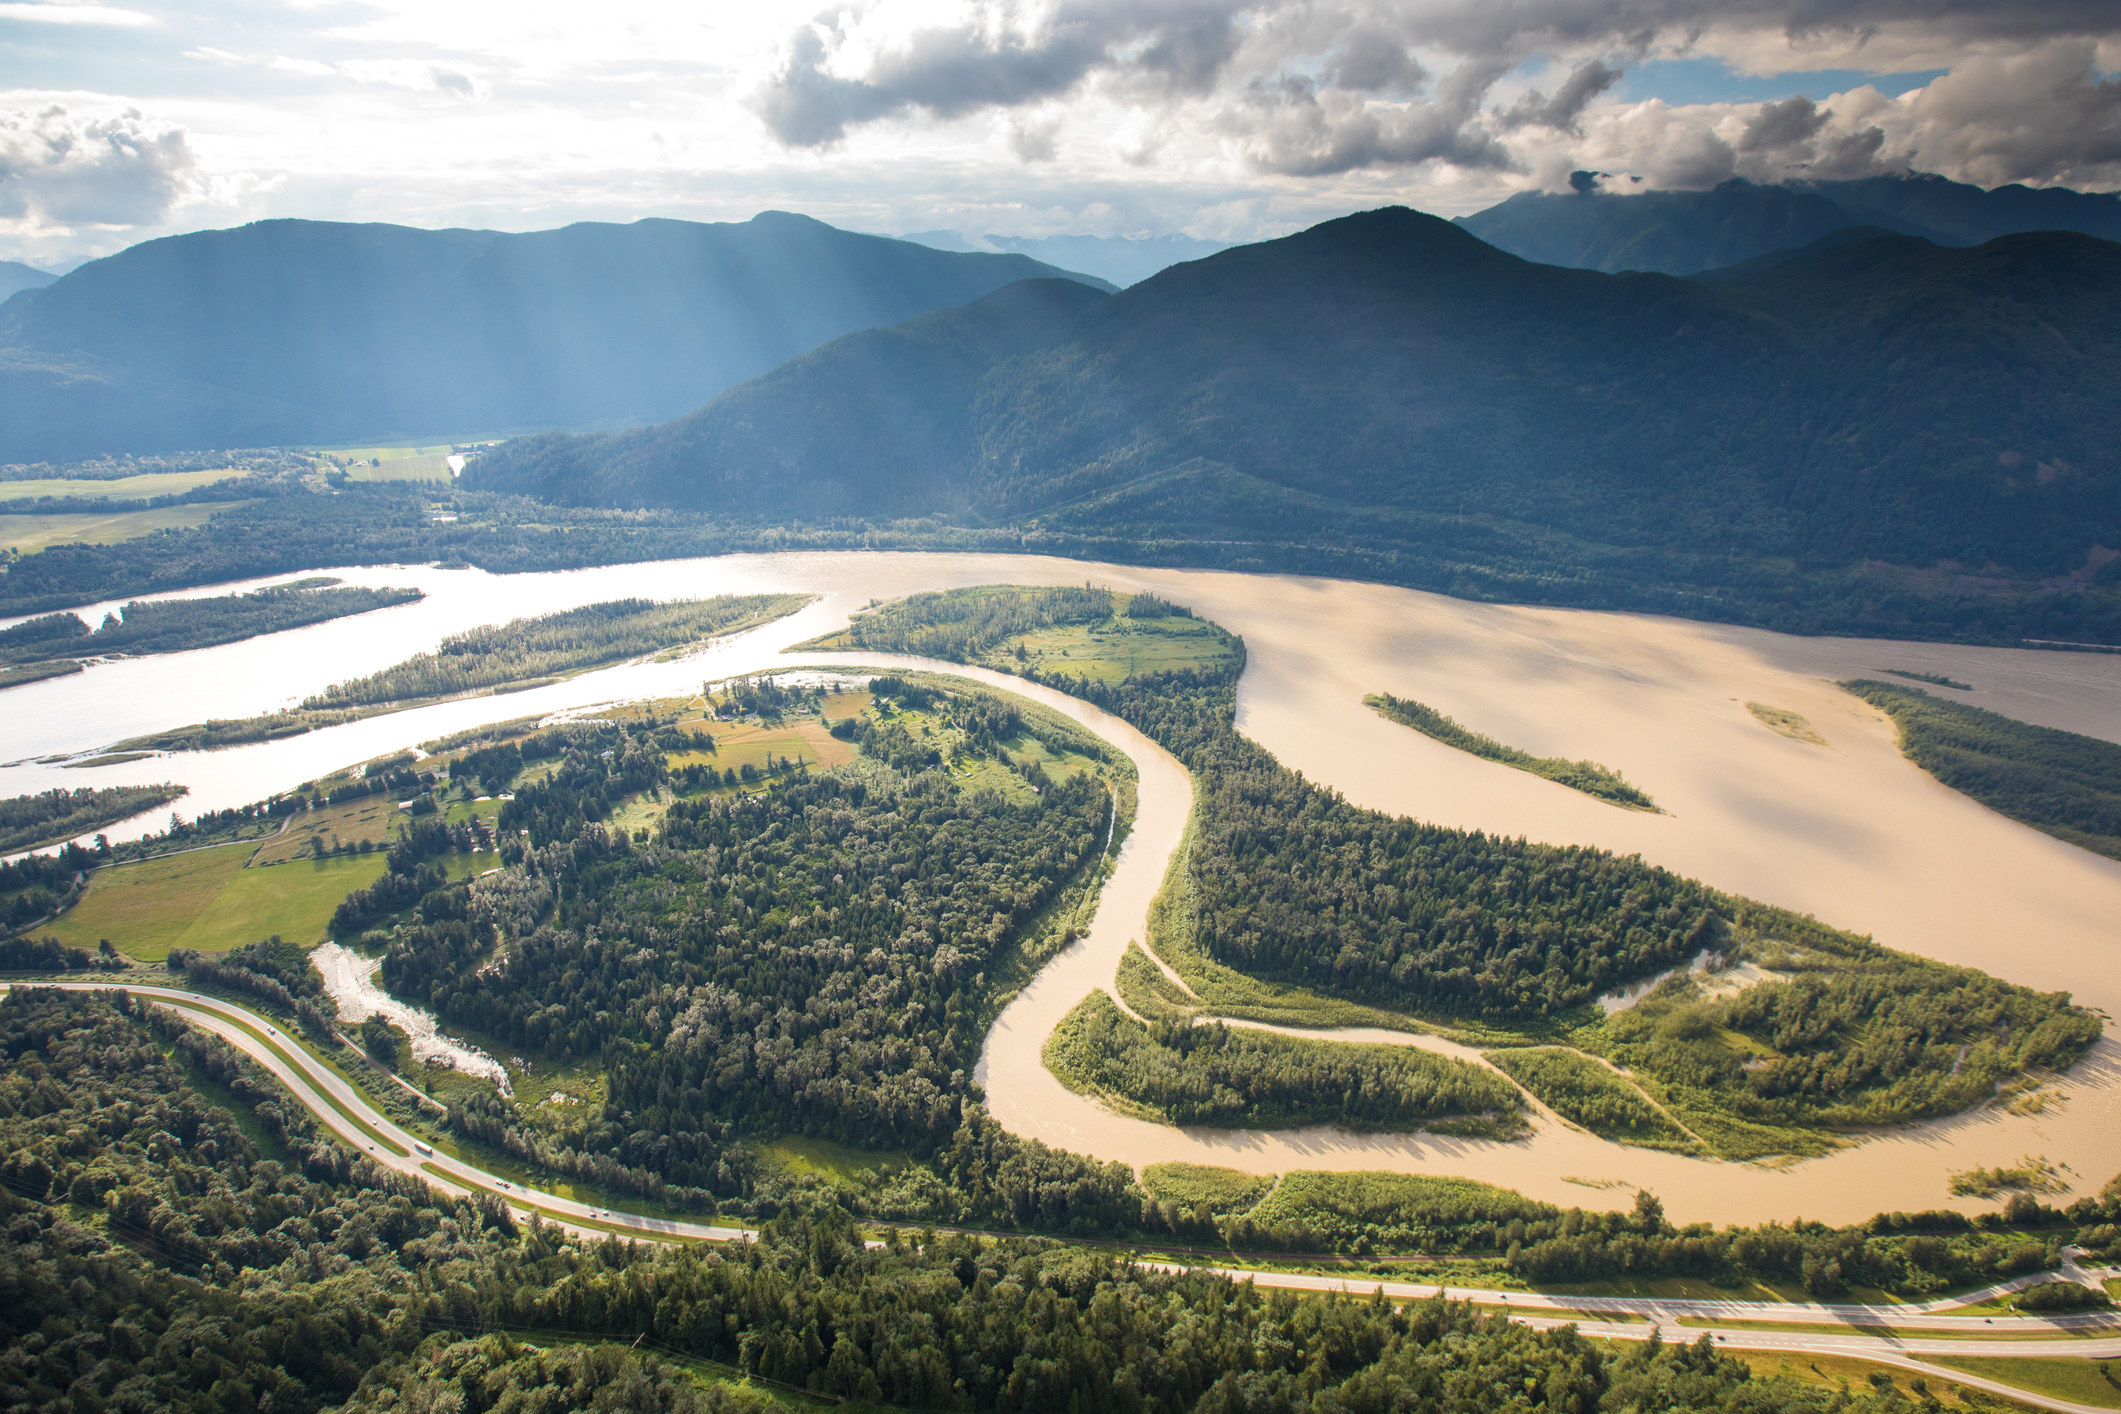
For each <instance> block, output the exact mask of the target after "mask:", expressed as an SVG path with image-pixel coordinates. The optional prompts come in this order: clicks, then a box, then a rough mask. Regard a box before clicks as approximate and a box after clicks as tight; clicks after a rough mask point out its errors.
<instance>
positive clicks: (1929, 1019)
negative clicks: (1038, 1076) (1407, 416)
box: [850, 586, 2100, 1158]
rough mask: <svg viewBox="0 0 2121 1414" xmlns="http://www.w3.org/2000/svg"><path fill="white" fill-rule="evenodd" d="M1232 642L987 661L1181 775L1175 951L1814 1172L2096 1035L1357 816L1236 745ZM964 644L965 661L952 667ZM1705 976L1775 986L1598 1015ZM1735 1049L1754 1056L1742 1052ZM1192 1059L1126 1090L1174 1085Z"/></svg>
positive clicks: (984, 610)
mask: <svg viewBox="0 0 2121 1414" xmlns="http://www.w3.org/2000/svg"><path fill="white" fill-rule="evenodd" d="M1052 594H1053V591H1050V590H1026V589H1016V590H1012V589H1008V588H1004V587H993V586H989V587H985V588H979V589H968V590H956V591H950V592H949V593H946V594H942V595H934V596H921V597H919V598H917V599H908V600H906V601H904V602H903V603H902V604H901V605H899V606H897V607H896V608H892V609H890V610H889V611H888V612H887V611H885V610H879V611H875V612H872V613H870V614H866V615H863V616H861V617H859V618H857V619H856V620H855V621H854V626H853V627H852V628H851V629H850V632H857V633H859V634H861V635H862V639H861V641H862V642H863V643H864V645H865V646H868V647H873V648H880V649H889V648H894V647H895V646H897V645H899V644H902V643H911V642H914V641H916V640H918V641H921V642H924V643H927V644H928V645H929V651H942V649H943V648H945V647H947V646H948V644H949V643H950V642H952V641H953V640H952V639H951V638H949V637H948V636H947V634H945V633H944V630H945V629H947V628H948V626H949V625H952V624H954V623H956V622H958V621H960V620H964V619H966V618H967V617H968V616H970V617H971V618H972V619H974V620H975V621H977V622H979V623H988V622H997V623H999V622H1007V621H1010V620H1011V619H1012V618H1013V617H1020V618H1022V619H1023V620H1024V621H1027V622H1033V621H1036V620H1037V619H1038V618H1039V617H1040V615H1041V614H1042V613H1047V612H1050V611H1049V610H1046V609H1044V608H1042V606H1045V605H1048V604H1050V603H1051V602H1052V601H1051V596H1052ZM1011 595H1015V596H1019V597H1020V598H1021V600H1022V605H1021V607H1020V608H1019V609H1017V610H1013V611H1012V610H1010V609H1008V608H1007V604H1006V601H1007V600H1008V598H1009V597H1010V596H1011ZM887 607H888V606H887ZM1076 612H1080V610H1077V611H1076ZM1209 627H1211V628H1212V627H1213V626H1212V625H1210V626H1209ZM1215 631H1216V632H1217V633H1220V632H1221V630H1215ZM1224 638H1225V639H1226V640H1227V641H1228V642H1229V643H1230V644H1231V646H1232V647H1233V649H1235V650H1237V651H1234V652H1232V653H1231V654H1230V655H1229V656H1228V657H1226V658H1218V659H1215V660H1212V665H1211V666H1207V667H1202V668H1193V669H1187V670H1183V671H1178V672H1151V673H1144V674H1139V675H1134V676H1129V677H1126V678H1123V679H1120V680H1117V681H1111V680H1106V679H1104V678H1102V677H1099V676H1097V675H1095V673H1094V671H1093V670H1092V668H1091V666H1090V665H1088V664H1084V665H1082V667H1081V668H1080V670H1079V671H1080V673H1081V675H1078V673H1077V671H1076V670H1071V668H1070V667H1069V666H1068V663H1067V661H1066V660H1058V661H1056V660H1053V659H1047V660H1045V661H1044V662H1043V663H1042V665H1040V666H1037V667H1033V666H1030V665H1028V664H1017V662H1016V659H1015V658H1014V656H1013V654H1012V653H1011V652H1010V650H1009V647H1008V645H1007V643H1006V642H1003V643H996V644H991V645H987V646H986V647H985V649H984V656H985V660H986V661H989V662H992V663H996V664H999V665H1003V666H1009V665H1012V664H1016V666H1017V667H1018V670H1019V671H1023V672H1025V673H1026V674H1027V675H1029V676H1032V677H1035V678H1038V679H1040V680H1042V681H1045V682H1047V683H1049V684H1051V685H1053V686H1056V687H1059V688H1061V689H1062V690H1065V691H1070V692H1074V693H1077V694H1079V695H1081V696H1083V697H1085V698H1087V699H1088V700H1090V701H1093V702H1096V703H1098V704H1099V705H1101V706H1104V707H1106V708H1107V709H1108V710H1110V711H1113V712H1115V713H1116V714H1118V715H1119V716H1121V717H1124V718H1125V719H1127V720H1128V721H1130V722H1132V723H1133V724H1134V725H1135V726H1137V727H1139V728H1141V730H1142V731H1144V732H1145V733H1147V734H1148V735H1149V736H1150V737H1151V738H1152V739H1154V740H1155V741H1156V742H1157V743H1158V744H1159V745H1161V746H1163V747H1164V748H1165V749H1167V750H1169V751H1170V752H1171V753H1172V754H1173V755H1175V756H1176V757H1178V759H1179V760H1180V761H1181V762H1183V763H1184V764H1185V765H1186V767H1187V768H1188V769H1189V770H1190V771H1191V772H1192V774H1193V780H1194V792H1195V795H1194V801H1195V806H1194V816H1193V822H1192V830H1191V834H1190V838H1189V841H1188V844H1187V846H1186V847H1185V851H1184V860H1185V863H1184V866H1183V867H1184V869H1185V871H1186V875H1185V878H1184V879H1183V881H1181V882H1182V884H1183V889H1182V894H1183V897H1184V900H1185V908H1184V917H1183V918H1181V919H1171V920H1169V921H1167V922H1166V924H1165V926H1166V927H1167V928H1174V927H1175V928H1176V929H1177V930H1178V931H1179V932H1181V933H1182V934H1183V937H1181V938H1179V939H1177V940H1175V947H1174V951H1183V952H1193V951H1197V952H1199V953H1201V954H1204V955H1205V956H1206V957H1208V958H1210V959H1212V960H1213V961H1215V962H1216V963H1219V964H1222V965H1225V966H1227V967H1230V968H1232V969H1235V971H1236V972H1237V973H1239V974H1242V975H1244V976H1249V977H1256V978H1262V979H1267V980H1269V981H1273V982H1276V983H1281V984H1287V985H1291V986H1294V987H1298V988H1303V989H1310V990H1313V991H1315V992H1318V993H1323V994H1325V995H1327V996H1330V997H1335V998H1342V999H1345V1000H1347V1001H1349V1002H1355V1003H1361V1004H1364V1005H1366V1006H1369V1007H1372V1008H1377V1009H1380V1010H1382V1011H1383V1012H1386V1013H1400V1014H1406V1015H1411V1016H1413V1017H1416V1018H1421V1019H1423V1020H1425V1021H1427V1022H1429V1023H1430V1024H1435V1025H1443V1026H1446V1027H1462V1028H1471V1029H1472V1030H1473V1031H1474V1032H1475V1033H1476V1034H1477V1033H1479V1032H1483V1031H1484V1032H1486V1033H1488V1034H1490V1035H1492V1034H1494V1033H1496V1032H1501V1033H1503V1034H1516V1035H1521V1036H1531V1037H1535V1038H1542V1039H1554V1038H1559V1037H1561V1036H1564V1035H1566V1036H1569V1037H1571V1038H1572V1040H1573V1042H1574V1043H1575V1044H1578V1045H1580V1046H1581V1047H1583V1048H1585V1049H1586V1050H1589V1051H1592V1052H1595V1053H1598V1054H1601V1055H1608V1056H1610V1057H1612V1058H1613V1059H1615V1060H1618V1061H1621V1062H1622V1063H1623V1064H1625V1065H1627V1066H1629V1067H1631V1068H1632V1069H1634V1070H1636V1071H1637V1072H1639V1074H1640V1075H1641V1076H1642V1077H1643V1078H1644V1079H1645V1080H1646V1081H1647V1082H1648V1083H1650V1084H1652V1085H1653V1086H1654V1087H1655V1089H1656V1091H1657V1094H1658V1097H1660V1098H1662V1099H1663V1100H1664V1101H1665V1102H1666V1103H1667V1104H1668V1105H1670V1106H1672V1107H1674V1108H1676V1109H1678V1110H1679V1111H1680V1112H1681V1113H1682V1114H1683V1115H1684V1116H1685V1120H1686V1123H1687V1124H1688V1125H1689V1126H1690V1127H1691V1128H1692V1129H1693V1130H1694V1131H1695V1132H1696V1134H1698V1135H1699V1137H1700V1138H1701V1140H1702V1141H1703V1142H1705V1143H1707V1144H1708V1145H1709V1147H1711V1148H1712V1149H1714V1150H1716V1151H1717V1152H1721V1153H1723V1154H1726V1155H1727V1156H1730V1157H1747V1158H1751V1157H1760V1156H1763V1155H1766V1154H1773V1153H1791V1152H1795V1153H1817V1152H1822V1151H1823V1150H1824V1149H1825V1148H1828V1147H1831V1146H1832V1145H1833V1144H1834V1143H1835V1142H1837V1141H1835V1140H1834V1139H1833V1138H1831V1137H1830V1135H1831V1132H1832V1131H1833V1130H1836V1129H1840V1130H1856V1129H1859V1128H1860V1127H1862V1126H1867V1125H1872V1124H1879V1123H1905V1122H1908V1121H1911V1120H1916V1119H1923V1118H1929V1117H1933V1116H1937V1115H1941V1114H1948V1113H1955V1112H1958V1111H1961V1110H1964V1109H1966V1108H1968V1107H1969V1106H1971V1105H1974V1104H1978V1103H1980V1102H1981V1101H1982V1100H1983V1099H1984V1098H1985V1097H1986V1096H1988V1095H1989V1094H1990V1093H1992V1091H1993V1087H1994V1086H1995V1085H1996V1084H1997V1083H1999V1082H2000V1081H2002V1080H2003V1079H2004V1078H2006V1077H2009V1076H2016V1075H2022V1074H2023V1073H2025V1072H2026V1071H2027V1070H2028V1069H2029V1068H2056V1069H2066V1068H2067V1067H2068V1066H2069V1065H2070V1064H2072V1063H2073V1062H2074V1061H2075V1060H2076V1058H2077V1057H2078V1056H2080V1055H2081V1054H2082V1053H2083V1051H2084V1049H2085V1047H2087V1046H2089V1045H2090V1044H2091V1043H2092V1042H2093V1041H2094V1040H2096V1039H2097V1037H2098V1035H2099V1034H2100V1025H2099V1021H2098V1019H2097V1018H2096V1017H2095V1016H2093V1015H2091V1014H2090V1013H2088V1012H2086V1011H2084V1010H2082V1009H2081V1008H2077V1007H2073V1006H2071V1005H2070V1004H2069V999H2068V998H2067V996H2065V995H2043V994H2040V993H2036V992H2033V991H2031V990H2029V989H2026V988H2022V987H2016V986H2012V985H2010V984H2008V983H2004V982H2000V981H1998V980H1996V979H1995V978H1992V977H1989V976H1986V975H1985V974H1982V973H1979V972H1974V971H1971V970H1969V969H1963V968H1954V967H1947V966H1944V965H1941V964H1938V963H1933V962H1929V961H1927V960H1924V959H1921V958H1917V957H1912V956H1909V955H1907V954H1902V953H1895V952H1891V951H1889V950H1887V949H1884V948H1880V947H1878V946H1876V945H1875V944H1873V943H1871V942H1870V941H1869V940H1867V939H1862V938H1856V937H1852V936H1850V935H1848V934H1845V933H1839V932H1837V931H1835V930H1833V929H1832V928H1829V927H1825V926H1822V925H1821V924H1819V923H1817V922H1815V921H1813V920H1811V919H1808V918H1802V917H1798V916H1795V915H1792V914H1788V913H1786V912H1783V911H1781V910H1778V909H1772V908H1766V907H1763V906H1762V905H1759V904H1756V903H1753V902H1751V901H1749V900H1745V899H1741V898H1734V897H1731V896H1729V895H1725V894H1722V893H1719V892H1718V891H1716V890H1714V889H1710V888H1708V887H1706V886H1705V885H1702V884H1700V883H1698V882H1696V881H1694V880H1691V879H1687V878H1683V877H1681V876H1679V875H1676V874H1672V873H1670V872H1669V871H1667V870H1663V869H1659V868H1655V867H1652V866H1650V865H1647V864H1645V863H1644V862H1643V861H1642V860H1641V859H1640V858H1639V857H1637V856H1626V857H1623V856H1618V855H1614V854H1612V853H1610V852H1608V851H1605V850H1600V849H1594V848H1589V847H1583V846H1556V845H1546V844H1537V843H1532V842H1529V841H1526V840H1522V839H1506V838H1499V837H1494V836H1489V835H1486V834H1484V833H1481V832H1478V831H1465V830H1455V829H1449V828H1445V827H1442V826H1436V825H1429V824H1423V823H1421V822H1418V821H1415V820H1411V819H1406V818H1403V817H1398V816H1393V815H1388V814H1384V813H1381V812H1378V811H1371V810H1362V809H1358V808H1356V807H1355V806H1352V805H1350V804H1348V803H1347V802H1346V801H1345V800H1343V799H1341V798H1340V796H1339V795H1338V794H1336V793H1335V792H1333V791H1330V790H1327V789H1324V788H1322V787H1320V786H1318V785H1316V784H1315V783H1313V782H1310V781H1307V780H1305V779H1304V778H1303V777H1302V776H1301V775H1299V774H1298V773H1296V772H1294V771H1291V770H1289V769H1288V768H1287V767H1286V766H1283V765H1282V764H1281V763H1280V762H1279V761H1277V760H1276V759H1275V758H1274V756H1273V755H1272V753H1270V752H1268V751H1266V750H1265V749H1264V748H1263V747H1261V746H1259V745H1258V744H1257V743H1255V742H1253V741H1251V740H1249V739H1248V738H1246V737H1244V736H1241V735H1240V734H1239V733H1238V732H1237V731H1236V730H1235V729H1234V727H1233V722H1234V720H1235V716H1236V685H1237V678H1238V675H1239V672H1240V671H1241V668H1242V652H1241V645H1239V644H1238V643H1237V642H1236V640H1234V639H1230V638H1229V637H1228V635H1224ZM978 642H979V641H978V640H976V639H971V638H967V639H965V640H964V644H965V646H966V648H967V649H968V650H969V649H971V648H973V647H976V646H978ZM1169 887H1170V886H1169V885H1167V888H1169ZM1157 945H1158V946H1160V947H1162V946H1165V943H1163V942H1158V944H1157ZM1709 955H1714V956H1721V957H1737V956H1745V957H1757V958H1759V959H1762V960H1764V961H1766V962H1767V963H1769V964H1770V965H1771V966H1772V967H1773V968H1775V969H1778V971H1777V977H1778V979H1779V980H1771V981H1768V982H1766V983H1764V984H1762V985H1757V986H1753V987H1750V988H1747V989H1746V990H1744V991H1741V992H1739V993H1738V994H1737V995H1736V996H1733V997H1727V998H1724V999H1722V1000H1718V1001H1713V1002H1712V1001H1707V1000H1704V999H1702V998H1700V997H1698V996H1697V995H1696V993H1695V992H1694V991H1693V990H1691V988H1692V987H1693V984H1692V982H1691V981H1690V980H1689V979H1688V978H1687V977H1685V976H1683V975H1682V976H1678V977H1675V978H1674V979H1673V980H1672V982H1671V983H1670V984H1669V986H1668V987H1667V988H1666V989H1663V990H1661V991H1659V992H1658V993H1656V994H1655V996H1654V997H1653V999H1652V1001H1650V1002H1647V1003H1644V1004H1640V1005H1638V1006H1637V1007H1635V1008H1632V1009H1630V1010H1627V1011H1622V1012H1619V1013H1617V1014H1616V1015H1614V1016H1613V1017H1611V1018H1607V1019H1604V1020H1599V1019H1598V1012H1597V1011H1596V1009H1594V1008H1592V1007H1591V1006H1590V1005H1589V1004H1590V1003H1591V1002H1592V1001H1594V1000H1595V999H1596V998H1598V997H1600V996H1601V995H1605V994H1608V993H1613V992H1616V991H1617V990H1619V989H1620V988H1622V987H1624V986H1626V985H1627V984H1629V983H1632V982H1635V981H1637V980H1639V979H1643V978H1647V977H1652V976H1655V975H1657V974H1660V973H1664V972H1667V971H1670V972H1675V973H1681V974H1683V973H1685V971H1686V969H1687V968H1688V967H1689V966H1690V965H1691V964H1692V963H1693V962H1694V961H1695V960H1696V959H1697V958H1703V957H1705V956H1709ZM1726 1032H1735V1033H1738V1034H1741V1035H1743V1036H1746V1037H1750V1038H1753V1039H1752V1040H1751V1041H1749V1042H1747V1043H1745V1044H1744V1045H1740V1046H1737V1047H1733V1046H1732V1045H1730V1044H1728V1043H1727V1041H1726V1039H1725V1036H1726ZM1118 1035H1119V1033H1117V1032H1115V1038H1116V1037H1117V1036H1118ZM1128 1039H1129V1042H1130V1044H1134V1045H1141V1044H1147V1043H1153V1042H1154V1040H1155V1038H1154V1036H1146V1037H1139V1038H1134V1037H1130V1038H1128ZM1188 1059H1189V1058H1187V1057H1185V1056H1183V1055H1178V1054H1174V1055H1173V1056H1172V1057H1171V1058H1170V1059H1169V1060H1167V1061H1164V1062H1160V1063H1159V1064H1158V1065H1157V1066H1156V1067H1154V1068H1153V1069H1149V1070H1143V1071H1141V1072H1140V1074H1141V1075H1142V1076H1143V1077H1146V1076H1151V1075H1157V1074H1164V1073H1169V1074H1173V1075H1177V1074H1183V1073H1184V1072H1185V1069H1186V1066H1187V1064H1188ZM1205 1059H1206V1058H1205V1057H1204V1058H1203V1061H1202V1062H1194V1063H1193V1064H1194V1065H1195V1066H1198V1065H1200V1064H1204V1063H1205ZM1141 1083H1143V1082H1142V1081H1141V1080H1137V1082H1136V1084H1137V1088H1138V1087H1139V1085H1140V1084H1141ZM1107 1088H1111V1089H1113V1090H1115V1092H1118V1093H1122V1094H1127V1091H1126V1089H1125V1087H1123V1086H1120V1085H1108V1086H1107ZM1145 1093H1146V1092H1144V1094H1128V1098H1130V1099H1133V1100H1135V1101H1137V1102H1141V1101H1143V1100H1144V1098H1145ZM1172 1093H1173V1094H1174V1095H1175V1094H1179V1093H1182V1092H1179V1091H1176V1090H1174V1091H1173V1092H1172ZM1260 1097H1261V1098H1262V1099H1265V1098H1267V1095H1266V1092H1264V1091H1261V1092H1260ZM1188 1103H1190V1102H1188ZM1275 1103H1285V1102H1283V1101H1279V1100H1277V1101H1275ZM1625 1128H1626V1131H1629V1132H1645V1130H1644V1127H1643V1126H1642V1125H1640V1124H1630V1125H1628V1126H1626V1127H1625ZM1655 1130H1656V1126H1654V1125H1651V1126H1648V1132H1649V1137H1653V1138H1654V1139H1657V1140H1659V1141H1662V1140H1668V1139H1669V1138H1670V1135H1669V1134H1659V1133H1655ZM1622 1137H1624V1135H1623V1136H1622Z"/></svg>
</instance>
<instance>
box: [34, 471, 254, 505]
mask: <svg viewBox="0 0 2121 1414" xmlns="http://www.w3.org/2000/svg"><path fill="white" fill-rule="evenodd" d="M241 475H243V473H242V472H240V471H237V470H235V469H233V468H230V467H223V468H221V469H220V470H218V471H155V472H149V473H147V474H146V475H144V476H121V477H119V478H118V479H117V480H115V481H92V480H90V479H88V478H87V477H80V476H47V477H40V478H38V479H37V480H35V481H0V501H34V500H36V499H37V498H38V497H40V496H84V497H91V498H95V497H109V498H110V499H111V500H114V501H134V500H144V499H146V498H147V497H149V496H176V495H181V494H182V493H184V492H186V491H191V490H195V489H197V488H198V487H201V486H211V485H213V484H214V483H215V482H216V481H227V480H228V479H230V478H231V477H237V476H241Z"/></svg>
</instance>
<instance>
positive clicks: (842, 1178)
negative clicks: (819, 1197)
mask: <svg viewBox="0 0 2121 1414" xmlns="http://www.w3.org/2000/svg"><path fill="white" fill-rule="evenodd" d="M757 1152H758V1156H759V1157H760V1158H761V1159H763V1160H765V1161H766V1162H767V1163H769V1164H773V1165H775V1166H777V1167H779V1168H781V1169H784V1170H786V1171H787V1172H788V1173H790V1174H793V1175H795V1176H796V1177H799V1178H818V1179H823V1180H824V1181H826V1182H828V1183H835V1184H843V1185H846V1186H849V1187H855V1188H859V1187H863V1186H866V1185H867V1184H869V1183H870V1182H873V1181H874V1180H877V1179H880V1178H887V1177H889V1176H890V1175H892V1174H894V1173H897V1172H898V1171H899V1170H900V1169H902V1168H904V1167H906V1166H907V1165H908V1164H910V1163H912V1162H913V1160H912V1159H911V1158H910V1157H908V1156H907V1155H905V1154H902V1153H898V1152H896V1151H875V1150H869V1149H855V1148H850V1147H849V1146H847V1145H845V1144H836V1143H834V1142H833V1141H832V1140H830V1139H812V1138H809V1137H808V1136H805V1135H796V1134H791V1135H786V1136H784V1137H782V1138H780V1139H776V1140H774V1141H772V1142H771V1143H767V1144H761V1145H759V1146H758V1150H757Z"/></svg>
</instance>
